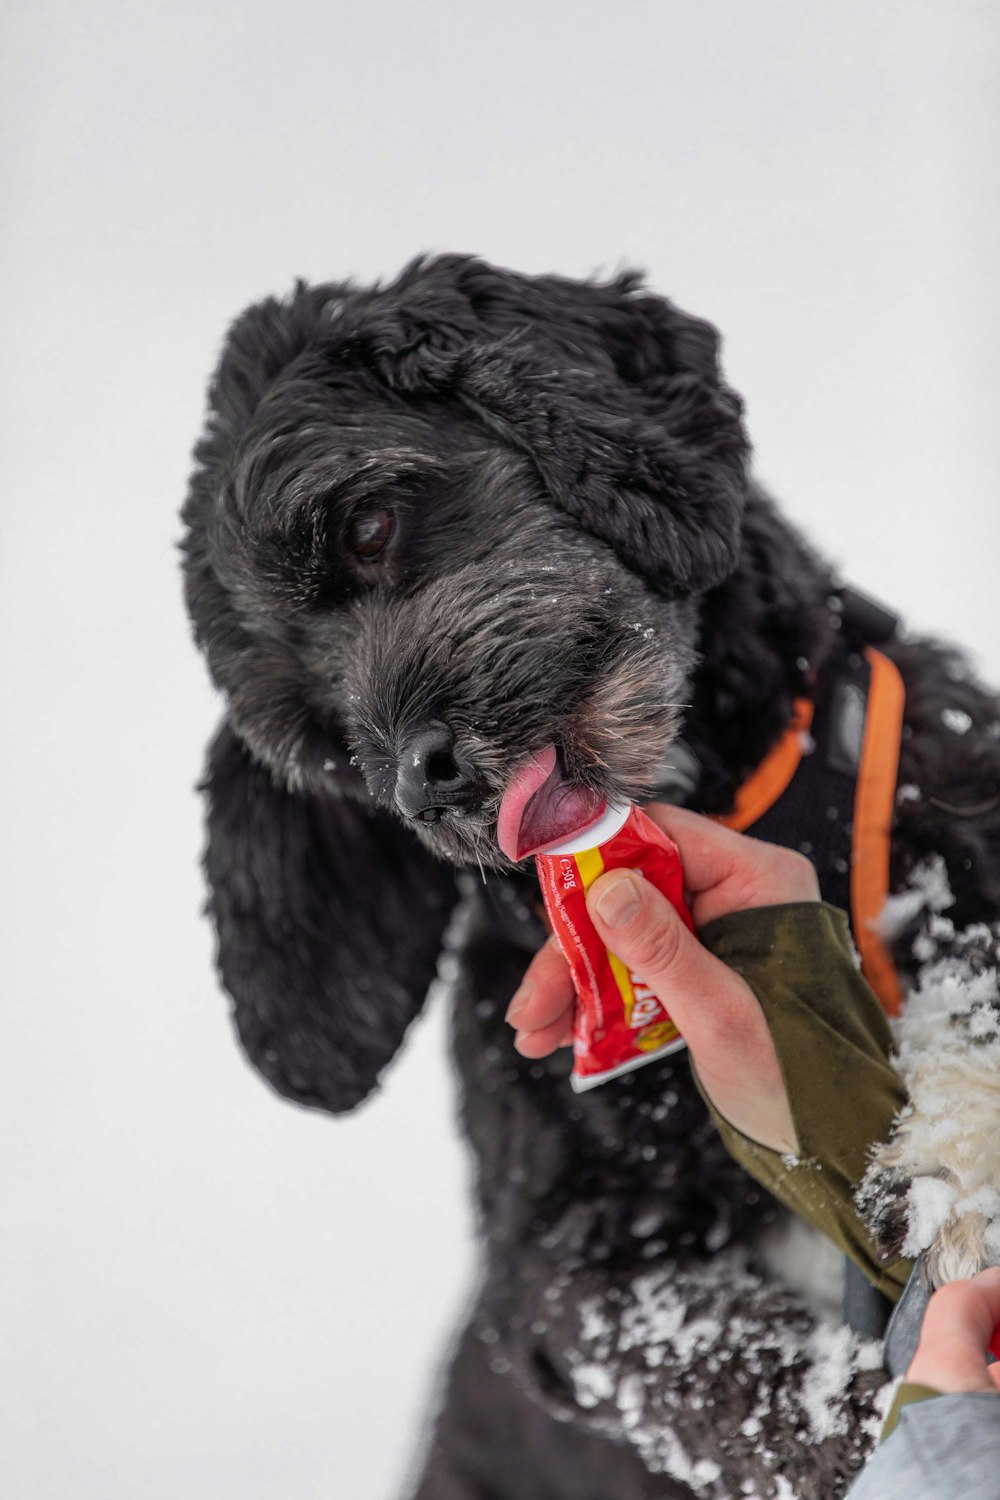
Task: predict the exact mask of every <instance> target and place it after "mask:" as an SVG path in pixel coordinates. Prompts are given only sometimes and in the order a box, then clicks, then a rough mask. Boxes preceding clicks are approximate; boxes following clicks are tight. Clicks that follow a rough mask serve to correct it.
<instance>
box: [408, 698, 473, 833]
mask: <svg viewBox="0 0 1000 1500" xmlns="http://www.w3.org/2000/svg"><path fill="white" fill-rule="evenodd" d="M396 763H397V771H396V786H395V791H394V793H393V795H394V797H395V801H396V806H397V807H398V808H399V810H400V812H401V813H402V814H403V816H404V817H406V818H413V819H415V820H416V821H418V822H421V823H437V822H439V821H440V820H441V818H442V816H443V815H444V813H445V812H446V811H447V810H448V809H449V808H453V809H454V810H455V811H456V812H459V813H466V812H472V811H473V809H474V808H475V807H477V806H478V805H479V803H480V801H481V800H482V789H481V785H480V779H479V777H478V776H477V775H476V771H475V768H474V767H473V766H472V765H470V764H469V762H468V761H466V760H463V759H462V758H461V757H460V756H458V755H456V753H455V736H454V735H453V734H452V732H451V730H450V729H449V728H448V726H447V725H446V724H437V723H435V724H427V725H425V726H423V727H422V728H420V729H418V730H416V731H415V732H414V733H413V734H411V735H410V736H409V738H408V739H407V740H406V741H405V742H404V744H403V745H402V747H401V749H400V751H399V754H398V756H397V762H396Z"/></svg>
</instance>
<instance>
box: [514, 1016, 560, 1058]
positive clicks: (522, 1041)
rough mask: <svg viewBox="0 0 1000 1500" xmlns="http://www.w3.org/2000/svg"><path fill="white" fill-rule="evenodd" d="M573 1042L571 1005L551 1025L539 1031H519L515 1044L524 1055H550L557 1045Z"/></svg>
mask: <svg viewBox="0 0 1000 1500" xmlns="http://www.w3.org/2000/svg"><path fill="white" fill-rule="evenodd" d="M572 1042H573V1007H572V1006H569V1007H568V1009H567V1010H566V1011H564V1012H563V1014H562V1015H561V1016H560V1017H559V1018H558V1019H557V1020H555V1021H554V1022H553V1023H552V1025H551V1026H543V1027H541V1029H540V1030H538V1031H518V1032H517V1034H516V1035H515V1037H514V1046H515V1048H516V1049H517V1051H518V1052H520V1054H521V1056H522V1057H531V1058H535V1057H548V1055H549V1053H550V1052H555V1050H556V1048H557V1047H569V1046H571V1045H572Z"/></svg>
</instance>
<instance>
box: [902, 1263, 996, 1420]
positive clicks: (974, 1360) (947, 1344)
mask: <svg viewBox="0 0 1000 1500" xmlns="http://www.w3.org/2000/svg"><path fill="white" fill-rule="evenodd" d="M998 1322H1000V1269H998V1268H996V1267H994V1268H992V1269H990V1270H988V1271H983V1272H981V1273H980V1274H979V1275H978V1276H976V1277H974V1278H973V1279H972V1280H971V1281H952V1282H949V1283H948V1284H947V1285H946V1286H943V1287H941V1288H939V1290H938V1291H936V1292H935V1293H934V1296H933V1297H932V1298H931V1300H930V1302H929V1303H928V1305H927V1311H926V1313H925V1314H924V1321H923V1326H922V1327H921V1330H920V1342H919V1344H918V1346H917V1352H916V1354H915V1355H914V1356H913V1359H912V1361H911V1363H910V1368H909V1370H908V1371H907V1377H908V1379H910V1380H914V1381H918V1382H919V1383H921V1384H924V1385H933V1386H936V1387H937V1388H938V1389H939V1390H942V1391H945V1392H948V1393H957V1392H959V1391H989V1390H993V1389H994V1388H996V1386H997V1383H998V1382H997V1378H996V1374H995V1370H996V1367H995V1366H994V1367H991V1368H990V1369H989V1370H988V1369H987V1367H986V1348H987V1345H988V1344H989V1341H990V1339H991V1337H992V1334H993V1330H994V1328H995V1327H996V1325H997V1323H998Z"/></svg>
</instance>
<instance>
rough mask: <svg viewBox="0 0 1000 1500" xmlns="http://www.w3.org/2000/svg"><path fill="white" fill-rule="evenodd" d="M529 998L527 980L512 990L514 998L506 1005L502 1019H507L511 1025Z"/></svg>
mask: <svg viewBox="0 0 1000 1500" xmlns="http://www.w3.org/2000/svg"><path fill="white" fill-rule="evenodd" d="M530 999H531V983H530V981H529V982H528V983H526V984H522V985H521V987H520V988H519V989H516V990H515V991H514V998H513V1000H512V1001H511V1002H510V1004H509V1005H508V1007H507V1014H506V1015H505V1016H504V1020H505V1021H509V1022H510V1024H511V1025H512V1026H513V1024H514V1022H515V1021H516V1019H517V1017H518V1016H519V1015H520V1014H521V1012H522V1010H524V1008H525V1006H526V1005H527V1003H528V1001H529V1000H530Z"/></svg>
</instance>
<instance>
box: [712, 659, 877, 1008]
mask: <svg viewBox="0 0 1000 1500" xmlns="http://www.w3.org/2000/svg"><path fill="white" fill-rule="evenodd" d="M864 655H865V659H866V660H867V662H868V666H869V670H870V674H871V675H870V678H869V685H868V698H867V709H866V713H865V726H864V737H863V741H862V746H861V756H860V762H859V765H858V771H857V780H856V783H855V789H854V809H853V829H852V834H851V874H850V900H851V926H852V928H853V932H854V941H855V943H856V944H857V947H858V952H859V953H860V955H861V970H862V973H863V974H864V976H865V978H866V979H867V981H868V983H869V984H870V985H871V987H872V989H873V990H874V991H875V993H876V995H878V997H879V1000H880V1001H881V1003H882V1008H883V1009H884V1010H885V1011H886V1013H887V1014H888V1015H890V1016H895V1015H897V1014H898V1013H899V1010H900V1006H901V1004H902V996H901V992H900V987H899V979H898V977H897V975H896V970H895V966H894V964H893V961H892V958H891V956H890V954H889V951H888V949H887V948H886V946H885V944H884V943H883V941H882V939H881V937H880V936H879V933H878V919H879V915H880V913H881V911H882V908H883V906H884V905H885V900H886V897H887V896H888V894H889V841H890V833H891V828H892V815H893V808H894V805H895V793H896V776H897V772H898V769H899V744H900V738H901V735H902V727H903V706H904V699H905V693H904V688H903V680H902V678H901V677H900V675H899V672H898V670H897V668H896V666H895V665H894V663H893V662H891V661H890V660H889V658H888V657H887V656H883V655H882V653H881V652H880V651H876V650H875V649H874V648H873V647H871V646H869V647H866V649H865V653H864ZM812 720H813V704H812V703H811V702H810V701H809V700H808V699H805V698H799V699H796V701H795V705H794V709H793V714H792V721H791V723H790V725H789V727H788V728H787V729H786V731H785V733H784V734H783V736H782V737H781V739H780V740H779V741H778V743H777V744H776V745H775V746H774V747H773V749H771V750H770V751H769V752H768V754H767V755H766V756H765V757H764V759H763V760H762V761H761V763H760V765H759V766H758V767H757V769H756V770H755V771H753V772H752V773H751V775H750V776H749V777H748V778H747V780H746V781H745V782H744V783H743V785H742V786H741V787H740V788H739V790H738V792H737V793H736V802H735V806H734V808H733V811H732V812H731V813H727V814H726V815H725V816H724V817H721V818H719V819H717V821H718V822H720V823H723V824H725V826H726V827H727V828H733V829H735V830H736V831H737V832H743V831H744V830H745V829H747V828H750V827H752V825H753V824H754V823H756V822H757V821H758V819H760V818H761V817H762V816H763V815H764V813H765V812H767V811H768V809H769V808H771V807H773V806H774V804H775V803H776V802H777V801H778V798H779V797H781V796H782V794H783V793H784V792H785V791H786V790H787V788H788V786H789V784H790V782H791V780H792V778H793V777H794V775H795V773H796V771H797V770H798V769H799V764H800V762H801V760H802V754H803V740H804V739H805V737H806V736H807V735H808V732H809V729H810V726H811V724H812ZM802 832H803V833H808V829H803V830H802Z"/></svg>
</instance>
